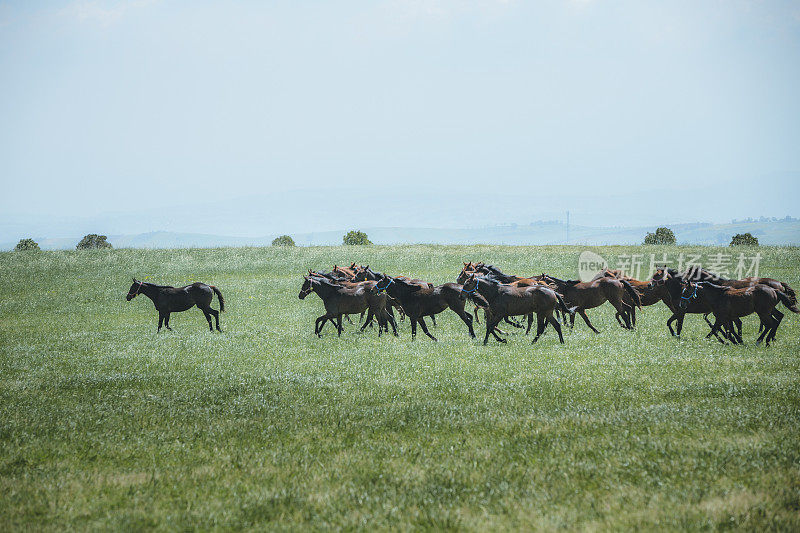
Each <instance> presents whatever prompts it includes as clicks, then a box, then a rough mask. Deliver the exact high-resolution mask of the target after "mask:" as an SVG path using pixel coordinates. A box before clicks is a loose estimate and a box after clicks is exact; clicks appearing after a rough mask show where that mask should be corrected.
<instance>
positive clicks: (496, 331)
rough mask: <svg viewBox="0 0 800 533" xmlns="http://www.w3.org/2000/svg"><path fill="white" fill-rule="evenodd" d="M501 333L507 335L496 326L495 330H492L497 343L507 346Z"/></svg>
mask: <svg viewBox="0 0 800 533" xmlns="http://www.w3.org/2000/svg"><path fill="white" fill-rule="evenodd" d="M501 333H502V334H503V335H505V333H504V332H503V331H502V330H501V329H500V328H498V327H497V326H495V328H494V329H492V337H494V338H495V340H496V341H497V342H502V343H503V344H505V342H506V340H505V339H504V338H503V337H501V336H500V334H501Z"/></svg>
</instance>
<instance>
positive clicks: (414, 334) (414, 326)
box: [408, 316, 417, 341]
mask: <svg viewBox="0 0 800 533" xmlns="http://www.w3.org/2000/svg"><path fill="white" fill-rule="evenodd" d="M408 319H409V320H410V321H411V340H412V341H413V340H416V338H417V319H416V318H414V317H412V316H409V317H408Z"/></svg>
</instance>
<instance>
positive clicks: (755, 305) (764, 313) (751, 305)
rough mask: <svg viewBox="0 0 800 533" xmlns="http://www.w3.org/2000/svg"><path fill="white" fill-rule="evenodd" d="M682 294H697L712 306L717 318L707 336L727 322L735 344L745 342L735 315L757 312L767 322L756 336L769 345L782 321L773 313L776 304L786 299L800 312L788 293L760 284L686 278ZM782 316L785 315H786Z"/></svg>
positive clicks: (742, 315)
mask: <svg viewBox="0 0 800 533" xmlns="http://www.w3.org/2000/svg"><path fill="white" fill-rule="evenodd" d="M681 297H682V298H687V299H695V298H696V299H698V300H699V301H701V302H704V303H706V304H707V305H708V306H709V307H711V309H712V312H713V313H714V318H715V319H716V321H715V322H714V325H713V327H712V328H711V333H709V334H708V335H707V337H710V336H711V335H712V334H713V335H715V336H717V335H716V334H717V332H718V331H719V330H720V329H721V328H722V327H723V326H727V330H728V334H727V336H728V338H729V339H730V340H731V342H733V343H734V344H742V337H741V334H737V332H736V331H735V330H734V328H733V319H734V318H738V319H741V318H742V317H745V316H748V315H750V314H752V313H756V314H757V315H758V317H759V318H760V320H761V323H762V324H764V329H763V331H762V332H761V334H760V335H759V336H758V338H757V339H756V344H759V343H760V342H761V341H762V340H764V341H765V343H766V345H767V346H769V343H770V342H771V341H772V340H773V339H774V338H775V332H776V331H777V329H778V326H779V325H780V323H781V321H780V320H779V319H775V318H774V317H773V311H774V310H775V306H776V305H778V303H779V302H782V303H783V304H784V305H785V306H786V307H787V308H788V309H789V310H790V311H792V312H793V313H800V309H798V308H797V306H796V305H795V304H793V303H792V301H791V299H790V298H789V296H788V295H787V294H785V293H784V292H782V291H779V290H775V289H773V288H772V287H769V286H767V285H760V284H757V285H752V286H749V287H747V288H741V289H736V288H731V287H726V286H723V285H716V284H714V283H711V282H709V281H701V282H698V283H695V282H692V281H688V280H684V281H683V282H682V296H681ZM781 318H783V316H782V315H781ZM717 340H719V341H720V342H723V343H724V341H723V340H722V339H720V338H719V336H717Z"/></svg>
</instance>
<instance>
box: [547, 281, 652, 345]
mask: <svg viewBox="0 0 800 533" xmlns="http://www.w3.org/2000/svg"><path fill="white" fill-rule="evenodd" d="M544 280H545V281H547V282H548V283H550V284H552V285H553V286H555V288H556V290H557V291H558V292H559V293H561V294H563V295H564V300H566V301H567V304H568V305H569V306H570V307H575V308H576V311H577V313H578V314H579V315H581V318H583V321H584V322H586V325H587V326H589V329H591V330H592V331H594V332H595V333H600V332H599V331H598V330H597V329H596V328H595V327H594V326H593V325H592V323H591V322H589V317H588V316H586V310H587V309H593V308H595V307H598V306H600V305H602V304H603V303H605V302H608V303H610V304H611V305H613V306H614V309H616V310H617V320H618V321H619V320H620V318H619V317H622V319H623V320H624V323H622V322H620V325H621V326H622V327H623V328H625V329H633V327H632V326H631V323H630V318H629V316H630V312H631V310H632V307H631V306H630V305H628V304H626V303H625V302H624V295H625V294H626V293H627V294H628V295H629V296H630V297H631V300H632V301H633V302H634V305H636V307H638V308H639V309H641V308H642V304H641V299H640V298H639V294H638V293H637V292H636V291H635V290H634V289H633V286H631V284H630V283H628V282H627V281H625V280H619V279H612V278H600V279H597V280H595V281H589V282H581V281H580V280H570V281H565V280H562V279H558V278H554V277H552V276H544ZM574 321H575V316H574V315H572V317H571V319H570V324H573V323H574Z"/></svg>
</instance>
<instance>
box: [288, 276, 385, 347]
mask: <svg viewBox="0 0 800 533" xmlns="http://www.w3.org/2000/svg"><path fill="white" fill-rule="evenodd" d="M366 283H369V282H366ZM312 292H316V293H317V295H318V296H319V297H320V298H321V299H322V302H323V304H324V305H325V314H324V315H322V316H320V317H318V318H317V320H316V322H315V323H314V334H315V335H317V336H318V337H321V336H322V328H323V326H324V325H325V323H326V322H327V321H328V320H330V321H331V322H334V319H336V322H335V324H336V328H337V329H338V331H339V336H341V335H342V315H345V314H351V315H352V314H356V313H361V312H362V311H365V310H367V309H368V310H369V315H368V316H367V320H365V321H364V325H363V326H361V331H364V328H366V327H367V324H369V323H370V322H371V321H372V317H373V316H374V317H376V318H377V320H378V336H379V337H380V335H381V332H382V331H383V329H384V324H385V322H386V321H388V322H389V324H390V325H391V326H392V330H393V331H394V334H395V335H397V325H396V324H395V322H394V318H392V317H391V315H389V314H388V313H387V312H386V295H384V294H380V293H379V292H378V291H376V290H375V285H371V286H368V285H362V284H359V285H358V286H354V287H344V286H342V285H340V284H337V283H334V282H332V281H330V280H328V279H326V278H323V277H316V276H314V277H310V276H303V286H302V287H301V288H300V293H299V294H298V295H297V297H298V298H300V299H301V300H303V299H305V297H306V296H308V295H309V294H311V293H312Z"/></svg>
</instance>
